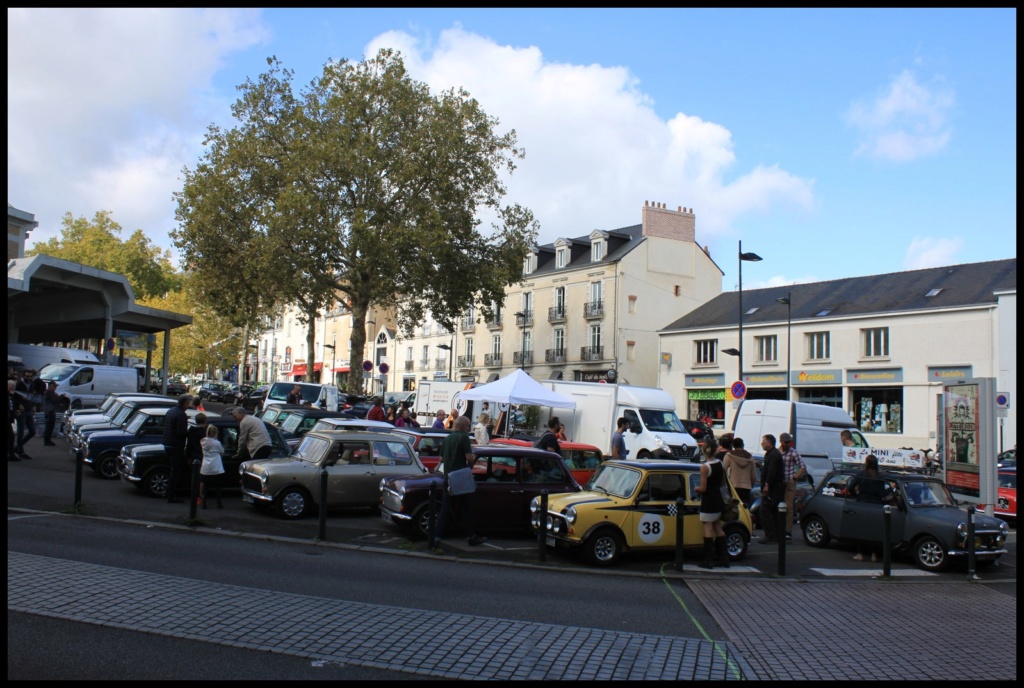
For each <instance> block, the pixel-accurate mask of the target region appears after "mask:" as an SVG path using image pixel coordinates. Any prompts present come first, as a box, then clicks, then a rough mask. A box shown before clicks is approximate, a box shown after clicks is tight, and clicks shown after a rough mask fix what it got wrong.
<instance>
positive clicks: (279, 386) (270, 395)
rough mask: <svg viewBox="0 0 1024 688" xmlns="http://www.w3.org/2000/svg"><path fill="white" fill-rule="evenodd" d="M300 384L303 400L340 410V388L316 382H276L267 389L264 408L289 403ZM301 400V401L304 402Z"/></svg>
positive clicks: (318, 405) (325, 407)
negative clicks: (290, 397)
mask: <svg viewBox="0 0 1024 688" xmlns="http://www.w3.org/2000/svg"><path fill="white" fill-rule="evenodd" d="M296 385H298V387H299V389H300V390H302V402H306V401H308V402H311V403H312V404H313V406H316V407H317V408H322V409H326V410H328V411H339V410H341V409H339V408H338V402H339V401H340V398H339V397H338V388H337V387H335V386H334V385H322V384H319V383H316V382H275V383H274V384H272V385H271V386H270V389H269V390H268V391H267V398H266V399H264V400H263V408H264V409H266V408H267V407H268V406H276V405H278V404H285V403H288V395H289V394H291V391H292V390H293V389H294V388H295V386H296ZM302 402H299V403H302Z"/></svg>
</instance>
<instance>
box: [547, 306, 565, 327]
mask: <svg viewBox="0 0 1024 688" xmlns="http://www.w3.org/2000/svg"><path fill="white" fill-rule="evenodd" d="M564 321H565V306H552V307H551V308H549V309H548V322H549V323H553V322H564Z"/></svg>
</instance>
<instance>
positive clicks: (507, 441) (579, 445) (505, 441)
mask: <svg viewBox="0 0 1024 688" xmlns="http://www.w3.org/2000/svg"><path fill="white" fill-rule="evenodd" d="M434 432H437V431H436V430H435V431H434ZM445 432H450V431H449V430H445ZM490 444H502V445H505V446H509V447H532V446H533V442H530V441H528V440H521V439H516V438H513V437H494V438H492V439H491V441H490ZM558 446H559V447H561V448H562V449H577V450H580V449H593V450H594V451H596V452H600V451H601V450H600V449H599V448H598V447H595V446H594V445H592V444H586V443H585V442H568V441H566V442H563V441H562V440H558Z"/></svg>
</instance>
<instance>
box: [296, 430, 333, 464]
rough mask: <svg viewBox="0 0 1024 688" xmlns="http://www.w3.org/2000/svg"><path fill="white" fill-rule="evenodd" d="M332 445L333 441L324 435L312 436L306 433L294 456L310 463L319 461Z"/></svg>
mask: <svg viewBox="0 0 1024 688" xmlns="http://www.w3.org/2000/svg"><path fill="white" fill-rule="evenodd" d="M330 447H331V441H330V440H325V439H324V438H322V437H310V436H309V435H306V436H305V437H303V438H302V442H300V443H299V447H298V449H296V450H295V454H293V456H294V457H295V458H296V459H300V460H302V461H308V462H309V463H318V462H319V461H320V459H321V457H323V456H324V455H325V454H326V453H327V450H328V449H330Z"/></svg>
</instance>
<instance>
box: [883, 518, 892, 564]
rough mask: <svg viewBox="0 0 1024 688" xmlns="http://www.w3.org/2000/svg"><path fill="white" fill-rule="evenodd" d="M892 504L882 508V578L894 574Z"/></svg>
mask: <svg viewBox="0 0 1024 688" xmlns="http://www.w3.org/2000/svg"><path fill="white" fill-rule="evenodd" d="M891 533H892V506H891V505H889V504H886V505H885V506H884V507H883V508H882V578H888V577H889V576H891V575H892V542H891Z"/></svg>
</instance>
